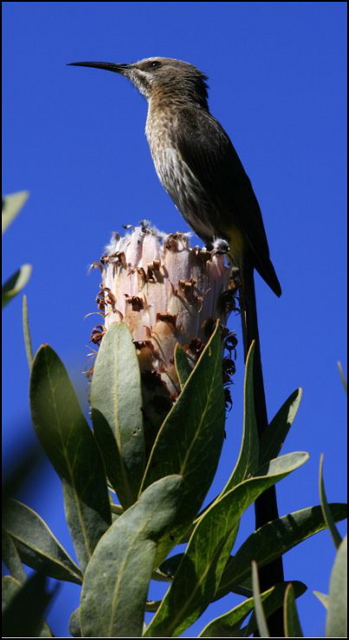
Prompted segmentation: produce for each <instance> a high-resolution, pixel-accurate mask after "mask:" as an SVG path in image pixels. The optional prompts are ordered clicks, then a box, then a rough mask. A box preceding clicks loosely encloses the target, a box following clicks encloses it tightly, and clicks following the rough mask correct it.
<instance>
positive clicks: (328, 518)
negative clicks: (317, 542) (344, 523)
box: [319, 454, 342, 549]
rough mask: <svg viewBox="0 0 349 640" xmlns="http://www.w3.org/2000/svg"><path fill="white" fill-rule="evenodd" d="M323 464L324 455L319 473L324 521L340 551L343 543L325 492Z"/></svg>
mask: <svg viewBox="0 0 349 640" xmlns="http://www.w3.org/2000/svg"><path fill="white" fill-rule="evenodd" d="M323 463H324V456H323V454H321V456H320V471H319V492H320V500H321V508H322V513H323V516H324V520H325V522H326V526H327V527H328V529H329V531H330V534H331V536H332V540H333V542H334V546H335V547H336V549H338V548H339V546H340V543H341V542H342V538H341V536H340V535H339V532H338V529H337V527H336V525H335V523H334V519H333V517H332V514H331V509H330V508H329V506H328V502H327V498H326V491H325V484H324V477H323Z"/></svg>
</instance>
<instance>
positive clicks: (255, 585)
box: [252, 560, 270, 638]
mask: <svg viewBox="0 0 349 640" xmlns="http://www.w3.org/2000/svg"><path fill="white" fill-rule="evenodd" d="M252 589H253V600H254V609H255V612H256V618H257V625H258V631H259V635H260V636H261V638H270V635H269V631H268V627H267V621H266V619H265V614H264V610H263V605H262V601H261V596H260V591H259V580H258V568H257V563H256V562H254V560H252Z"/></svg>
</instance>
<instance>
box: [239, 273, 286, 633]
mask: <svg viewBox="0 0 349 640" xmlns="http://www.w3.org/2000/svg"><path fill="white" fill-rule="evenodd" d="M243 284H244V286H243V291H241V293H240V306H241V317H242V330H243V337H244V356H245V361H246V357H247V353H248V350H249V347H250V345H251V342H252V341H253V340H255V342H256V344H255V353H254V404H255V414H256V421H257V428H258V435H259V439H260V438H261V436H262V434H263V433H264V431H265V430H266V429H267V427H268V414H267V406H266V401H265V391H264V381H263V371H262V360H261V350H260V340H259V331H258V318H257V306H256V295H255V287H254V277H253V269H251V268H250V269H246V270H245V273H244V283H243ZM255 517H256V529H258V528H259V527H262V526H263V525H264V524H266V523H267V522H269V521H270V520H275V519H276V518H278V517H279V514H278V507H277V500H276V490H275V487H270V488H269V489H267V490H266V491H265V492H264V493H262V495H260V496H259V498H257V500H256V501H255ZM283 580H284V571H283V564H282V556H280V557H279V558H276V560H273V562H271V563H270V564H268V565H266V566H265V567H262V568H260V569H259V582H260V590H261V592H262V591H265V590H266V589H269V588H270V587H272V586H273V585H275V584H277V583H278V582H283ZM267 622H268V629H269V633H270V636H271V637H284V625H283V611H282V608H281V609H279V610H278V611H275V613H274V614H272V615H271V616H270V617H269V618H268V621H267ZM256 635H257V636H258V634H256Z"/></svg>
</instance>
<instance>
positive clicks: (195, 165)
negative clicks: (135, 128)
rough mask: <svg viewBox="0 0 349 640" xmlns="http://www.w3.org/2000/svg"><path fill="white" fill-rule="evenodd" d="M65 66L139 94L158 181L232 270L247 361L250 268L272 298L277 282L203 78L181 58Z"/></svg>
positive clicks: (254, 206) (251, 317) (253, 332)
mask: <svg viewBox="0 0 349 640" xmlns="http://www.w3.org/2000/svg"><path fill="white" fill-rule="evenodd" d="M69 65H70V66H83V67H93V68H97V69H104V70H106V71H112V72H114V73H117V74H119V75H122V76H124V77H125V78H127V79H128V80H130V81H131V83H132V84H133V85H134V86H135V87H136V88H137V89H138V91H139V92H140V93H141V94H142V95H143V96H144V97H145V98H146V100H147V102H148V114H147V120H146V127H145V133H146V137H147V140H148V143H149V147H150V152H151V156H152V159H153V163H154V166H155V170H156V173H157V175H158V177H159V179H160V182H161V184H162V186H163V187H164V189H165V191H166V192H167V193H168V195H169V196H170V197H171V198H172V200H173V202H174V203H175V205H176V207H177V209H178V210H179V211H180V213H181V214H182V216H183V218H184V219H185V221H186V222H187V224H188V225H189V226H190V227H191V228H192V229H193V231H194V232H195V233H196V235H197V236H199V237H200V238H201V239H202V240H203V241H204V242H205V244H206V245H207V246H208V247H209V248H217V249H218V250H219V249H221V250H223V251H226V252H227V253H228V255H229V257H230V259H231V262H232V264H233V266H234V267H235V269H236V272H237V273H238V274H239V279H240V282H241V292H240V299H241V305H240V306H241V311H242V316H243V337H244V352H245V358H246V356H247V352H248V349H249V347H250V345H251V342H252V340H257V341H259V335H258V321H257V311H256V301H255V289H254V279H253V271H254V269H256V270H257V271H258V273H259V274H260V275H261V277H262V278H263V279H264V280H265V282H266V283H267V284H268V285H269V287H270V288H271V289H272V291H273V292H274V293H275V294H276V295H277V296H280V295H281V286H280V283H279V280H278V277H277V275H276V272H275V269H274V266H273V264H272V262H271V260H270V255H269V246H268V241H267V236H266V232H265V228H264V224H263V218H262V214H261V210H260V207H259V204H258V200H257V198H256V196H255V193H254V190H253V187H252V184H251V181H250V179H249V177H248V176H247V173H246V171H245V169H244V167H243V165H242V162H241V160H240V158H239V156H238V154H237V152H236V150H235V148H234V146H233V144H232V142H231V140H230V138H229V136H228V134H227V133H226V131H225V130H224V129H223V127H222V125H221V124H220V123H219V122H218V120H217V119H216V118H214V116H213V115H212V114H211V113H210V110H209V105H208V84H207V80H208V78H207V76H206V75H205V74H204V73H203V72H202V71H200V70H199V69H198V68H197V67H195V66H194V65H192V64H190V63H188V62H184V61H182V60H177V59H174V58H164V57H152V58H146V59H143V60H140V61H138V62H134V63H131V64H125V63H122V64H121V63H112V62H72V63H69Z"/></svg>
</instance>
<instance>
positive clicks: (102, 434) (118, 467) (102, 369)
mask: <svg viewBox="0 0 349 640" xmlns="http://www.w3.org/2000/svg"><path fill="white" fill-rule="evenodd" d="M90 403H91V407H92V409H93V410H94V411H98V412H99V413H98V414H94V415H95V416H96V415H98V416H99V415H100V414H101V415H102V416H103V418H104V422H103V423H101V422H102V420H101V419H99V418H97V419H98V425H97V427H96V425H95V424H94V428H95V429H96V430H97V432H98V438H99V444H100V446H101V451H102V455H103V457H104V459H105V464H106V468H107V472H110V470H111V466H112V461H111V449H113V452H114V455H115V461H114V465H115V471H114V474H113V477H110V480H111V482H112V483H113V486H114V489H115V491H116V492H117V493H118V497H119V499H120V501H121V503H122V504H123V506H125V507H127V506H129V505H130V504H132V503H133V502H134V501H135V500H136V497H137V494H138V491H139V487H140V483H141V480H142V477H143V473H144V467H145V448H144V433H143V417H142V411H141V408H142V393H141V379H140V370H139V364H138V359H137V354H136V349H135V346H134V344H133V341H132V336H131V333H130V331H129V329H128V327H127V326H126V325H125V324H123V323H116V324H114V325H112V326H111V327H110V328H109V329H108V331H107V333H106V334H105V336H104V337H103V340H102V343H101V346H100V348H99V351H98V355H97V358H96V362H95V366H94V372H93V377H92V383H91V394H90ZM107 425H109V429H110V431H111V433H110V434H108V433H107V430H106V429H107ZM111 437H113V438H114V439H115V445H114V444H113V443H112V441H111Z"/></svg>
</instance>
